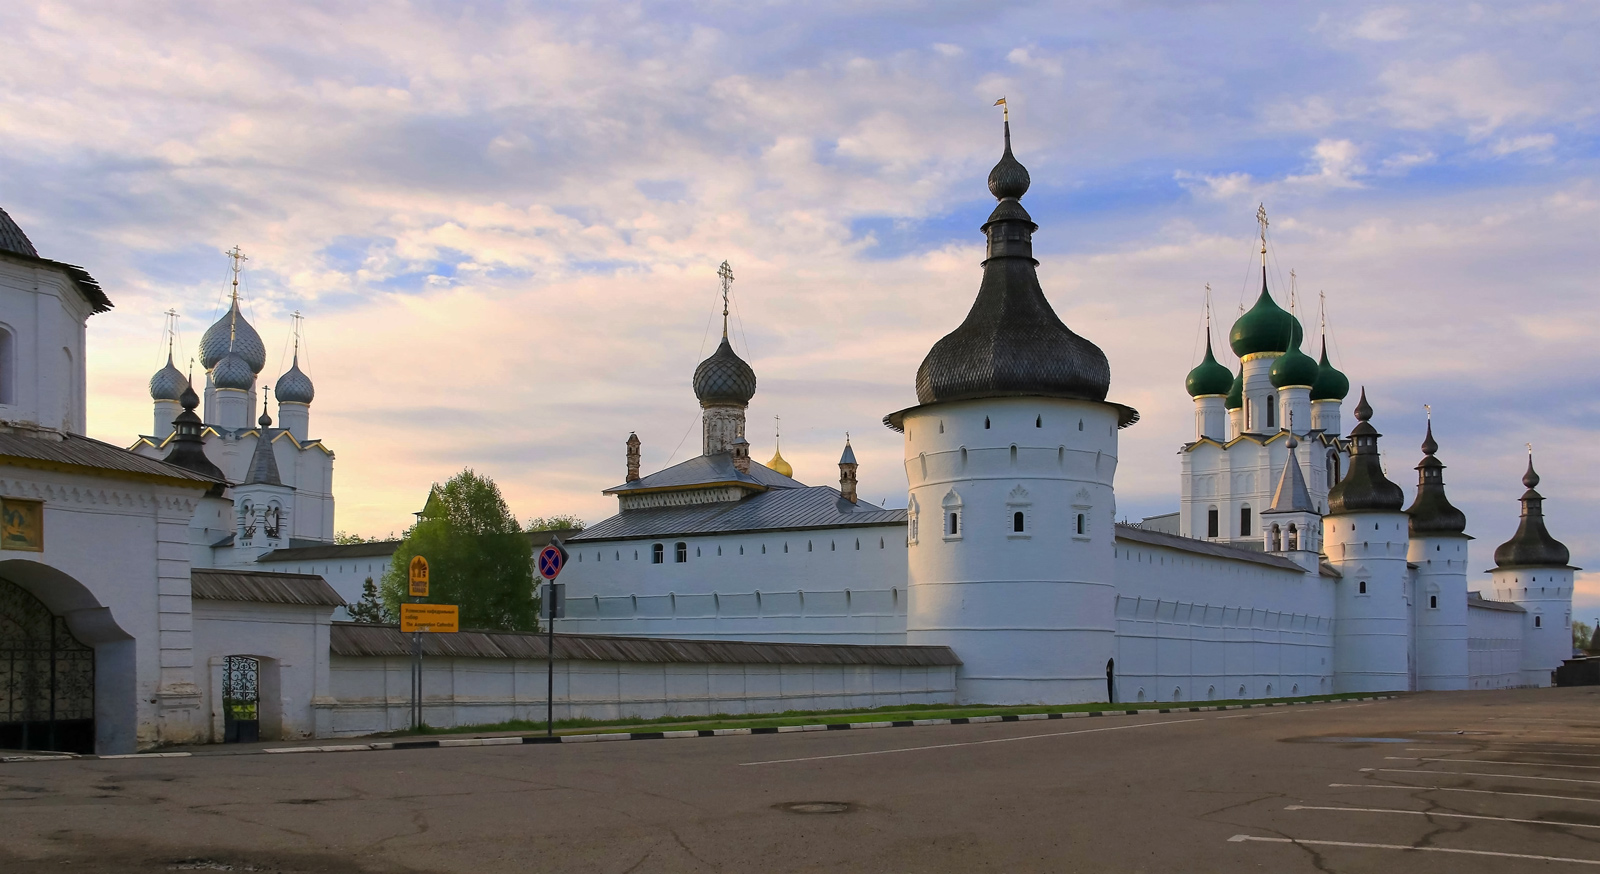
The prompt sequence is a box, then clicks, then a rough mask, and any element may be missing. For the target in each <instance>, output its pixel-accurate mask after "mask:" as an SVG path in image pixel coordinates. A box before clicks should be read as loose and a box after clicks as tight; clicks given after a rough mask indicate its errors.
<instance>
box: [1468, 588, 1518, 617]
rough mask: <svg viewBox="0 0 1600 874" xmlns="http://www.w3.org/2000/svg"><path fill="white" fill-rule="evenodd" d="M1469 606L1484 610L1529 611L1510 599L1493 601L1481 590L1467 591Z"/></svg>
mask: <svg viewBox="0 0 1600 874" xmlns="http://www.w3.org/2000/svg"><path fill="white" fill-rule="evenodd" d="M1467 606H1468V607H1478V608H1480V609H1483V610H1504V611H1505V612H1507V613H1526V612H1528V611H1527V610H1526V609H1525V608H1524V607H1523V606H1522V605H1521V604H1513V603H1512V602H1510V601H1491V600H1489V599H1488V598H1485V597H1484V596H1483V595H1482V594H1481V593H1479V592H1468V593H1467Z"/></svg>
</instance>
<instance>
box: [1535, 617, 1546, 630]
mask: <svg viewBox="0 0 1600 874" xmlns="http://www.w3.org/2000/svg"><path fill="white" fill-rule="evenodd" d="M1533 627H1534V628H1543V627H1544V617H1543V616H1535V617H1533Z"/></svg>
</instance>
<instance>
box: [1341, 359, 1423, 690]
mask: <svg viewBox="0 0 1600 874" xmlns="http://www.w3.org/2000/svg"><path fill="white" fill-rule="evenodd" d="M1371 418H1372V407H1371V405H1369V404H1368V403H1367V393H1366V391H1365V390H1363V391H1362V392H1361V401H1360V402H1359V403H1358V404H1356V419H1357V420H1358V421H1357V423H1356V427H1355V428H1354V429H1352V430H1351V431H1350V442H1351V449H1350V470H1349V472H1348V473H1346V474H1345V475H1344V478H1343V479H1341V480H1339V482H1338V483H1337V484H1336V485H1334V487H1333V488H1332V489H1331V490H1329V492H1328V515H1327V516H1326V517H1324V518H1323V520H1322V542H1323V552H1324V554H1325V555H1326V556H1327V557H1328V562H1329V564H1331V565H1333V566H1334V568H1336V569H1337V570H1338V571H1339V572H1340V574H1342V576H1341V578H1340V580H1339V583H1338V585H1337V587H1336V594H1335V600H1334V634H1333V685H1334V690H1335V691H1337V692H1389V691H1396V690H1404V689H1407V688H1409V686H1410V680H1411V677H1410V674H1411V671H1410V663H1409V659H1410V643H1411V634H1410V632H1411V629H1410V611H1409V608H1408V607H1407V605H1406V580H1407V574H1406V553H1407V550H1408V546H1409V544H1408V539H1409V538H1408V534H1407V526H1408V522H1409V520H1408V519H1407V517H1406V514H1405V513H1404V512H1403V511H1402V510H1401V509H1400V508H1401V506H1403V505H1404V503H1405V495H1404V493H1402V492H1401V491H1400V487H1399V486H1397V485H1395V484H1394V483H1392V482H1390V481H1389V479H1388V478H1387V477H1385V476H1384V474H1383V461H1382V458H1381V457H1380V456H1379V454H1378V438H1379V437H1381V436H1383V435H1381V434H1379V433H1378V429H1376V428H1374V427H1372V425H1371V423H1370V422H1368V420H1369V419H1371Z"/></svg>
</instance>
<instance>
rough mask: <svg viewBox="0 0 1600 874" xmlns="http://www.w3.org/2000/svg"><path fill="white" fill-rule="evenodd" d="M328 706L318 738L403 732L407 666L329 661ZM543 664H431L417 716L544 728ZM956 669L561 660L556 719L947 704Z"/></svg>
mask: <svg viewBox="0 0 1600 874" xmlns="http://www.w3.org/2000/svg"><path fill="white" fill-rule="evenodd" d="M330 676H331V680H332V689H333V695H332V699H331V700H329V701H326V702H323V703H321V704H319V705H318V707H317V709H318V711H319V714H318V718H319V724H320V725H321V726H322V728H321V731H320V735H321V736H324V737H341V736H342V737H348V736H352V735H364V734H372V733H374V732H380V731H395V730H398V729H403V728H406V727H407V726H408V725H409V707H410V697H409V696H410V690H411V661H410V660H409V659H406V658H382V657H370V658H357V657H345V656H336V657H334V658H333V660H332V671H331V675H330ZM545 689H546V663H545V662H544V661H534V660H521V659H475V658H454V659H445V658H429V659H427V661H426V663H425V665H424V669H423V705H424V706H423V713H424V718H425V719H426V721H427V723H428V724H429V725H433V726H438V727H450V726H458V725H484V724H490V723H497V722H505V721H507V720H512V719H526V720H535V721H537V720H543V719H544V717H545V707H546V700H547V699H546V697H545ZM954 701H955V668H954V667H895V666H883V665H768V664H761V665H754V664H749V665H746V664H711V663H670V664H644V663H636V662H600V661H566V660H560V661H557V662H556V666H555V717H556V719H570V718H579V717H582V718H589V719H628V718H637V719H653V718H655V717H658V716H707V715H711V714H718V713H727V714H742V713H774V712H781V711H784V710H825V709H843V708H865V707H887V706H894V705H900V704H950V703H954Z"/></svg>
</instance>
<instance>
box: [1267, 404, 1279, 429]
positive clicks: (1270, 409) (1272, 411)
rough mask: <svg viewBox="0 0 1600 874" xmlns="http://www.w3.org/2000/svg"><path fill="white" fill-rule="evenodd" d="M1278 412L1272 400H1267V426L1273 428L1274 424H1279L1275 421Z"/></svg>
mask: <svg viewBox="0 0 1600 874" xmlns="http://www.w3.org/2000/svg"><path fill="white" fill-rule="evenodd" d="M1276 412H1277V411H1276V409H1275V408H1274V407H1273V404H1272V402H1271V401H1270V400H1269V401H1267V427H1268V428H1271V427H1272V426H1273V425H1275V424H1277V423H1276V422H1274V421H1273V416H1274V415H1275V414H1276Z"/></svg>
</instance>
